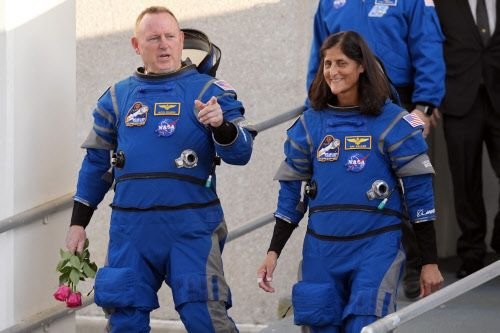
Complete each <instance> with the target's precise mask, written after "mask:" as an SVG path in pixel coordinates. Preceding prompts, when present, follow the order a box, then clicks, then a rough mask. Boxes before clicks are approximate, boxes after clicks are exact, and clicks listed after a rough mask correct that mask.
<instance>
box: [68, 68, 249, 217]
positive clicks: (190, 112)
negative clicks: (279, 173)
mask: <svg viewBox="0 0 500 333" xmlns="http://www.w3.org/2000/svg"><path fill="white" fill-rule="evenodd" d="M212 96H215V97H217V99H218V103H219V104H220V105H221V108H222V110H223V115H224V119H225V120H227V121H230V122H232V123H234V124H235V125H236V128H237V130H238V133H237V136H236V138H235V140H234V141H233V142H231V143H229V144H226V145H222V144H219V143H217V142H216V141H215V140H214V138H213V135H212V131H211V130H210V129H209V128H208V127H206V126H204V125H203V124H202V123H200V122H199V121H198V119H197V110H196V109H195V106H194V100H195V99H199V100H201V101H202V102H207V101H208V100H209V99H210V98H211V97H212ZM243 114H244V108H243V105H242V104H241V102H240V101H238V100H237V98H236V93H235V91H234V90H233V88H232V87H231V86H230V85H229V84H227V82H225V81H222V80H217V79H215V78H213V77H211V76H209V75H205V74H200V73H199V72H198V71H197V69H196V67H195V66H194V65H189V66H185V67H183V68H181V69H180V70H179V71H177V72H175V73H171V74H166V75H160V76H151V75H144V74H141V73H140V72H136V73H135V74H134V75H132V76H130V77H129V78H127V79H125V80H123V81H120V82H118V83H116V84H115V85H113V86H112V87H111V88H110V89H108V91H106V92H105V93H104V95H103V96H102V97H101V98H100V99H99V101H98V103H97V107H96V108H95V110H94V113H93V116H94V126H93V129H92V131H91V133H90V134H89V136H88V138H87V140H86V141H85V142H84V144H83V145H82V147H83V148H86V149H87V155H86V157H85V159H84V161H83V164H82V167H81V170H80V173H79V178H78V185H77V192H76V195H75V200H77V201H80V202H82V203H85V204H87V205H89V206H91V207H94V208H96V207H97V205H98V204H99V202H101V200H102V199H103V197H104V195H105V194H106V192H107V191H108V189H109V188H110V186H111V183H112V181H113V180H114V182H115V195H114V199H113V206H114V207H118V208H125V209H128V208H132V209H138V210H148V209H154V208H155V207H163V208H165V207H182V206H189V207H194V208H196V207H197V206H199V207H204V206H208V205H215V206H217V205H219V203H218V197H217V193H216V191H215V173H214V168H215V164H214V162H215V156H216V155H218V156H220V158H221V159H222V160H223V161H224V162H226V163H229V164H240V165H241V164H246V163H247V162H248V161H249V159H250V156H251V153H252V142H253V136H252V134H251V132H250V131H249V130H248V129H247V128H245V125H244V122H243V121H244V120H245V119H244V116H243ZM188 149H190V150H192V151H194V152H195V153H196V155H197V158H198V161H197V163H196V166H194V167H191V168H188V167H178V166H177V165H176V163H175V160H176V159H177V158H179V157H180V156H181V154H182V152H183V151H186V150H188ZM111 152H123V154H124V156H125V162H124V165H123V166H122V167H115V168H113V172H112V175H113V177H112V179H107V178H106V174H107V173H108V170H109V169H110V154H111ZM210 176H212V177H210ZM108 178H109V177H108ZM209 178H210V181H209Z"/></svg>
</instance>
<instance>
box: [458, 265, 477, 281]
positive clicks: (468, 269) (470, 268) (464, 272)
mask: <svg viewBox="0 0 500 333" xmlns="http://www.w3.org/2000/svg"><path fill="white" fill-rule="evenodd" d="M483 267H484V265H483V264H482V263H481V262H472V263H471V262H467V263H464V264H462V266H460V268H459V270H458V271H457V273H456V274H455V276H456V277H457V279H463V278H464V277H466V276H469V275H471V274H472V273H474V272H477V271H478V270H480V269H481V268H483Z"/></svg>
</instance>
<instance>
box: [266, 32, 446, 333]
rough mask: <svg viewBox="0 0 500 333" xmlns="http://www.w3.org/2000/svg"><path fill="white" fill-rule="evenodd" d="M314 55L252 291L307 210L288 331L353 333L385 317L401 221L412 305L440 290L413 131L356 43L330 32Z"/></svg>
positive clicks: (415, 121)
mask: <svg viewBox="0 0 500 333" xmlns="http://www.w3.org/2000/svg"><path fill="white" fill-rule="evenodd" d="M320 54H321V60H320V67H319V70H318V73H317V75H316V77H315V79H314V81H313V83H312V86H311V90H310V93H309V99H310V101H311V107H312V108H310V109H308V110H307V111H305V112H304V114H303V115H302V116H301V117H300V118H299V119H298V120H297V121H296V122H295V123H294V124H293V125H292V127H291V128H290V129H288V132H287V135H288V138H287V140H286V142H285V155H286V159H285V161H284V162H283V163H282V165H281V166H280V168H279V170H278V172H277V174H276V177H275V178H276V179H277V180H279V181H280V192H279V197H278V208H277V210H276V212H275V217H276V224H275V228H274V232H273V236H272V239H271V245H270V247H269V250H268V253H267V255H266V257H265V259H264V262H263V264H262V265H261V266H260V267H259V269H258V273H257V274H258V283H259V286H260V287H261V288H262V289H263V290H265V291H267V292H274V288H273V287H272V285H271V282H272V277H273V272H274V270H275V268H276V265H277V259H278V256H279V254H280V252H281V251H282V249H283V247H284V245H285V243H286V241H287V240H288V238H289V237H290V235H291V233H292V232H293V230H294V228H295V227H296V226H297V225H298V223H299V221H300V220H301V219H302V217H303V216H304V214H305V211H306V208H308V210H309V219H308V225H307V233H306V236H305V239H304V245H303V251H302V254H303V264H302V280H301V281H299V282H298V283H297V284H295V285H294V287H293V292H292V302H293V309H294V321H295V323H296V324H300V325H307V326H309V327H310V328H311V329H312V331H313V332H324V333H326V332H328V333H340V332H343V333H359V332H360V330H361V329H362V327H364V326H366V325H368V324H370V323H372V322H374V321H375V320H377V318H380V317H383V316H385V315H387V314H388V313H390V312H393V311H394V310H395V300H396V295H397V286H398V282H399V278H400V275H401V271H402V265H403V262H404V259H405V254H404V251H403V249H402V247H401V223H402V220H403V219H404V218H405V216H404V215H405V214H406V211H407V212H408V214H409V217H408V219H409V220H410V221H411V223H412V225H413V228H414V230H415V234H416V236H417V241H418V245H419V248H420V250H421V253H422V257H421V260H422V263H423V267H422V272H421V277H420V287H421V290H422V293H421V296H426V295H428V294H430V293H432V292H433V291H435V290H437V289H438V288H439V287H440V285H441V283H442V281H443V278H442V276H441V273H440V272H439V269H438V267H437V264H436V261H437V249H436V243H435V240H436V238H435V232H434V219H435V218H436V214H435V209H434V196H433V189H432V174H433V172H434V170H433V167H432V165H431V163H430V161H429V158H428V156H427V145H426V143H425V140H424V138H423V136H422V128H423V126H422V125H423V123H422V121H421V120H420V119H419V118H418V117H417V116H415V115H414V114H410V113H408V112H407V111H405V110H404V109H402V108H401V107H399V106H398V105H396V104H393V103H391V102H390V98H389V97H390V86H389V83H388V81H387V80H386V78H385V76H384V74H383V72H382V70H381V69H380V67H379V65H378V63H377V61H376V59H375V57H374V55H373V54H372V53H371V51H370V49H369V48H368V46H367V44H366V43H365V42H364V41H363V39H362V38H361V37H360V35H359V34H358V33H356V32H352V31H348V32H341V33H337V34H334V35H332V36H330V37H328V38H327V39H326V40H325V42H324V44H323V46H322V47H321V50H320ZM303 182H306V183H307V185H306V186H305V191H304V193H305V197H304V198H302V193H301V188H302V183H303ZM400 182H402V184H403V187H404V189H405V193H404V195H403V193H402V192H401V187H400ZM404 203H405V205H404ZM405 206H406V207H407V209H405Z"/></svg>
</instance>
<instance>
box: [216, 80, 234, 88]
mask: <svg viewBox="0 0 500 333" xmlns="http://www.w3.org/2000/svg"><path fill="white" fill-rule="evenodd" d="M214 84H216V85H217V86H219V87H221V88H222V89H224V90H234V88H233V87H232V86H231V85H230V84H229V83H227V81H224V80H217V81H215V82H214Z"/></svg>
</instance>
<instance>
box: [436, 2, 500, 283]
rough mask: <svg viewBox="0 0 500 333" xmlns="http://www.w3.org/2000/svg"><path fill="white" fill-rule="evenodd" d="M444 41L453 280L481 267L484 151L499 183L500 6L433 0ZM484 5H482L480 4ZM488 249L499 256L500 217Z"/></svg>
mask: <svg viewBox="0 0 500 333" xmlns="http://www.w3.org/2000/svg"><path fill="white" fill-rule="evenodd" d="M434 1H435V5H436V10H437V14H438V17H439V19H440V23H441V28H442V30H443V33H444V35H445V37H446V41H445V43H444V55H445V62H446V95H445V98H444V101H443V103H442V107H441V111H442V112H443V128H444V135H445V139H446V145H447V149H448V156H449V164H450V170H451V176H452V181H453V192H454V200H455V211H456V217H457V221H458V225H459V226H460V229H461V232H462V233H461V235H460V237H459V238H458V241H457V254H458V256H459V258H460V259H461V260H462V264H461V266H460V268H459V270H458V271H457V277H458V278H462V277H465V276H467V275H469V274H471V273H473V272H475V271H477V270H479V269H481V268H482V267H483V266H484V262H483V261H484V258H485V255H486V243H485V236H486V212H485V205H484V200H483V194H482V187H483V181H482V177H481V174H482V152H483V143H485V144H486V148H487V150H488V154H489V157H490V161H491V165H492V167H493V169H494V172H495V174H496V176H497V178H500V4H499V1H497V0H434ZM483 1H484V3H483ZM490 244H491V247H492V248H493V249H494V250H495V251H496V252H497V253H500V212H498V213H497V214H496V217H495V224H494V229H493V235H492V239H491V243H490Z"/></svg>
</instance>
